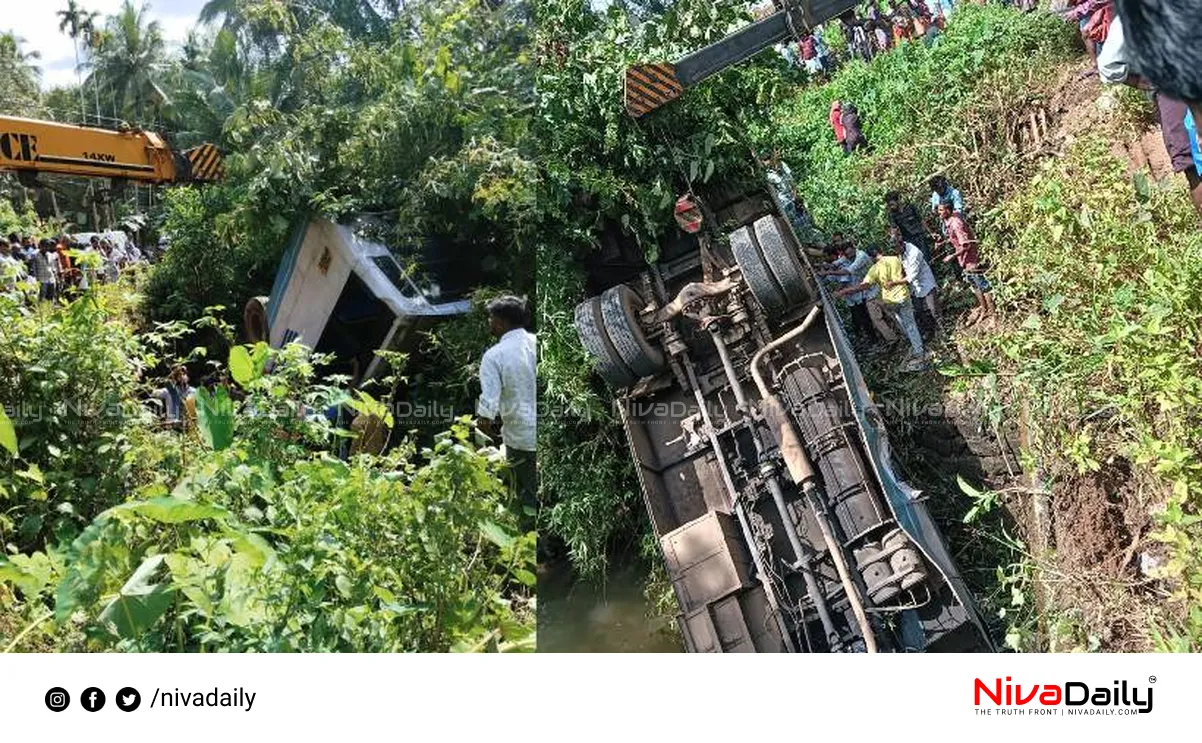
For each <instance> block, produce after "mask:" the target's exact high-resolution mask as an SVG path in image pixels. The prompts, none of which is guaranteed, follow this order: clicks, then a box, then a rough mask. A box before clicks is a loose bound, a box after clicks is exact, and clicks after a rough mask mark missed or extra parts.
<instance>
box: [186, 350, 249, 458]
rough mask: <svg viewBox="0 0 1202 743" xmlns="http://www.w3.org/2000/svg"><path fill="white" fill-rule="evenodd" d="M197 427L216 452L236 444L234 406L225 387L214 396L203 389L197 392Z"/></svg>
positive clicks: (220, 388) (217, 390)
mask: <svg viewBox="0 0 1202 743" xmlns="http://www.w3.org/2000/svg"><path fill="white" fill-rule="evenodd" d="M247 363H249V361H248V362H247ZM196 426H197V428H198V429H199V430H200V436H201V438H202V439H204V442H205V443H206V444H208V445H209V447H210V448H211V449H213V450H214V451H221V450H222V449H225V448H226V447H228V446H229V445H230V444H232V443H233V442H234V406H233V403H232V402H231V401H230V394H229V392H227V391H226V389H225V388H224V387H218V388H217V389H216V391H215V392H213V394H212V395H210V394H209V391H208V390H206V389H204V388H203V387H202V388H201V389H199V390H197V391H196Z"/></svg>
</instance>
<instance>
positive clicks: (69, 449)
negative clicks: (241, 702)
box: [0, 287, 535, 652]
mask: <svg viewBox="0 0 1202 743" xmlns="http://www.w3.org/2000/svg"><path fill="white" fill-rule="evenodd" d="M121 291H123V289H122V288H121V287H105V293H100V294H97V293H93V294H89V295H85V297H84V298H83V299H80V300H79V301H77V302H75V303H74V304H72V305H70V306H61V305H59V306H55V307H53V308H52V307H49V306H43V307H40V308H38V309H36V310H30V309H27V308H25V307H24V306H22V305H20V304H17V303H15V302H14V303H10V304H5V305H3V306H0V310H2V311H3V312H4V313H5V314H4V315H3V317H4V319H5V322H3V323H0V327H3V328H4V331H3V332H4V333H6V335H4V336H2V337H0V340H3V341H4V342H3V343H0V348H2V349H3V350H4V351H5V352H9V353H12V352H14V351H15V352H19V353H20V354H21V355H20V356H19V357H4V356H0V364H2V367H0V368H3V370H4V372H5V374H6V379H8V380H10V383H9V385H8V386H7V387H6V389H5V390H4V393H5V394H11V395H13V396H14V397H13V398H11V399H10V398H7V397H6V398H2V399H0V401H2V402H4V405H5V406H6V407H7V408H8V409H10V410H12V409H16V410H17V411H18V415H17V416H16V417H14V419H13V420H14V422H15V429H16V434H17V436H18V437H19V441H20V447H19V448H18V449H17V452H18V455H19V456H18V457H15V458H14V457H11V456H10V455H9V454H8V451H7V449H8V443H6V442H7V441H8V439H7V436H6V434H5V433H4V431H0V446H2V447H3V448H4V449H5V451H4V453H0V486H2V487H3V488H4V489H3V490H2V491H0V506H3V511H2V512H0V519H3V520H2V521H0V541H2V542H3V544H4V547H5V548H4V557H3V558H0V647H8V648H10V649H28V648H30V647H49V648H53V649H58V650H102V649H116V650H129V651H135V650H136V651H167V650H171V651H178V650H184V651H210V650H220V651H234V652H237V651H347V652H351V651H359V652H379V651H412V650H438V651H447V650H530V649H532V647H533V640H534V598H533V587H534V583H535V578H534V573H533V566H534V559H535V558H534V547H535V535H534V534H533V533H526V534H523V533H520V531H519V529H518V526H517V520H516V517H515V515H514V513H515V509H514V508H513V505H512V504H511V503H510V502H509V493H508V489H507V488H506V487H505V485H504V483H503V481H502V479H501V477H500V468H501V467H502V466H503V460H502V458H501V457H500V456H499V453H498V452H497V451H496V450H493V449H479V448H477V447H476V446H474V445H473V444H472V443H471V440H470V439H471V434H472V428H471V424H470V421H469V420H468V419H459V420H457V421H455V422H454V424H453V425H451V426H450V430H444V431H443V432H442V433H441V434H440V435H438V436H436V437H434V438H433V441H432V443H431V445H430V446H428V447H425V448H422V449H419V448H418V447H417V446H416V445H415V444H414V443H413V442H411V441H402V443H401V444H400V445H399V446H398V447H396V448H394V449H393V450H392V451H390V452H389V453H388V454H387V455H384V456H373V455H359V456H356V457H354V458H353V459H351V460H349V461H343V460H339V459H337V458H334V457H333V456H331V454H330V453H329V452H330V451H331V449H332V448H333V447H334V446H335V445H336V444H337V443H339V442H341V441H343V440H344V439H345V438H347V437H348V436H351V435H352V434H351V433H350V432H349V431H346V430H344V429H341V428H339V427H337V426H335V425H334V424H333V423H332V422H331V421H330V419H328V418H327V417H326V416H325V415H324V411H327V410H330V409H332V408H334V407H336V406H338V405H340V404H342V403H344V402H346V401H347V395H346V393H345V391H344V390H342V389H340V388H338V387H336V386H333V385H329V384H324V383H321V382H319V381H318V380H316V379H315V376H314V375H315V371H314V368H315V365H316V364H318V363H320V360H319V359H313V358H311V356H310V354H309V353H308V351H307V350H306V349H305V348H303V347H301V346H299V345H292V346H289V347H287V348H285V349H283V350H280V351H270V350H268V349H267V347H266V346H265V345H262V344H259V345H256V346H253V347H245V346H235V347H234V348H233V350H232V351H231V354H230V356H231V359H232V361H231V364H230V376H231V377H232V378H233V379H234V381H235V382H236V383H237V384H238V390H237V394H232V393H233V391H232V390H230V389H229V388H227V387H225V386H223V385H216V386H214V387H212V388H211V389H205V390H201V391H199V392H198V400H197V404H196V411H197V421H196V428H195V429H186V430H184V431H183V432H175V431H159V430H155V428H154V424H153V422H152V420H151V419H150V417H149V415H148V414H147V413H146V412H145V411H144V410H143V409H142V406H141V405H140V404H139V402H138V399H137V397H136V395H137V394H138V391H139V389H140V385H139V384H138V382H137V380H136V378H137V376H138V375H139V374H140V372H141V370H142V369H143V368H146V367H147V366H148V365H149V364H151V363H152V362H153V361H154V360H155V359H157V358H158V357H157V354H158V353H159V350H158V349H159V348H162V347H167V346H170V345H172V344H175V343H178V342H179V341H180V340H181V339H182V338H183V335H184V334H185V333H186V332H188V329H187V328H186V327H182V326H181V325H180V324H179V323H176V324H168V325H160V326H158V328H157V329H156V330H155V331H154V332H152V333H148V334H146V335H144V336H143V339H142V340H143V343H139V341H138V340H137V339H135V338H134V336H133V335H132V334H131V333H130V331H129V329H128V327H127V326H126V325H125V324H124V323H123V322H121V321H119V320H117V317H116V316H118V315H119V314H120V313H121V312H122V311H123V309H124V307H125V304H124V303H123V302H128V300H122V297H121V295H120V292H121ZM210 324H211V323H204V322H201V323H196V324H195V325H198V326H206V325H210ZM85 339H87V340H88V342H90V343H93V344H96V346H95V347H90V348H87V349H84V348H82V347H81V346H82V344H83V343H84V341H85ZM72 344H74V345H72ZM145 344H152V345H151V346H149V347H147V346H146V345H145ZM10 349H12V351H10ZM268 369H270V372H268V371H267V370H268ZM83 391H87V392H88V395H87V396H86V397H82V398H81V399H82V400H83V401H84V402H90V401H92V400H93V399H103V400H108V401H109V402H110V406H115V407H116V408H118V409H120V410H122V411H123V413H122V414H121V415H120V416H115V415H114V414H113V413H111V412H109V411H107V410H106V411H105V412H104V413H101V412H100V411H97V410H94V409H92V408H89V407H82V408H80V409H79V410H72V409H70V408H68V409H67V412H60V411H51V413H52V415H51V417H49V418H48V417H47V416H46V415H44V414H43V415H40V416H34V415H32V414H31V413H30V412H29V411H30V408H29V407H28V406H25V405H23V404H22V405H17V402H22V403H23V402H24V401H25V400H27V399H34V400H46V399H70V398H72V397H73V396H74V397H77V398H79V397H81V394H82V392H83ZM39 396H40V397H39ZM235 398H237V399H236V400H235ZM364 401H367V402H368V403H370V404H371V405H372V406H373V409H374V408H375V407H378V406H380V405H381V404H382V403H381V402H380V401H378V400H375V399H374V398H370V397H367V396H363V397H361V398H360V399H359V401H358V402H359V403H363V402H364ZM0 428H3V426H0ZM64 437H66V438H65V439H64ZM75 437H78V438H75ZM34 442H37V444H38V446H36V447H35V446H34V445H33V443H34ZM56 443H57V445H55V444H56ZM43 450H45V452H46V453H45V454H43V453H42V451H43ZM89 479H91V480H92V481H93V482H92V484H91V485H89V486H88V487H89V488H90V489H89V490H84V489H83V488H82V487H81V485H82V484H85V483H87V482H88V481H89ZM85 496H87V497H85ZM48 620H53V621H48Z"/></svg>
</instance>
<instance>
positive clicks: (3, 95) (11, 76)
mask: <svg viewBox="0 0 1202 743" xmlns="http://www.w3.org/2000/svg"><path fill="white" fill-rule="evenodd" d="M24 44H25V39H23V38H21V37H20V36H17V35H15V34H13V33H11V32H9V33H0V111H5V112H9V113H17V114H31V113H33V112H34V110H35V109H36V108H37V106H38V101H39V99H40V93H39V90H38V81H39V80H40V79H41V76H42V70H41V68H39V67H38V66H37V65H36V64H34V62H35V61H36V60H37V59H39V58H41V55H40V54H39V53H38V52H36V51H34V52H26V51H25V50H24V49H23V48H22V47H23V46H24Z"/></svg>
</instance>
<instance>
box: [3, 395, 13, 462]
mask: <svg viewBox="0 0 1202 743" xmlns="http://www.w3.org/2000/svg"><path fill="white" fill-rule="evenodd" d="M0 446H2V447H4V448H5V449H8V453H9V454H11V455H13V456H14V457H15V456H17V429H16V428H15V427H14V426H13V422H12V421H11V420H9V418H8V413H6V412H5V410H4V406H3V405H0Z"/></svg>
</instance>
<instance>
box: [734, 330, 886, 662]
mask: <svg viewBox="0 0 1202 743" xmlns="http://www.w3.org/2000/svg"><path fill="white" fill-rule="evenodd" d="M820 312H821V308H820V307H818V306H815V307H814V308H813V309H812V310H810V314H808V315H806V318H805V320H803V321H802V323H801V324H800V325H798V326H797V327H796V328H794V329H792V330H790V331H789V332H788V333H785V334H784V335H782V336H781V337H779V338H777V339H776V340H774V341H772V342H771V343H769V344H768V345H766V346H764V347H763V348H761V349H760V350H759V352H757V353H756V355H755V356H754V357H752V359H751V377H752V379H754V380H755V386H756V387H757V388H759V391H760V397H761V398H762V399H761V401H760V410H761V411H762V412H763V414H764V422H765V423H767V425H768V428H769V429H770V430H771V431H772V435H773V437H774V438H775V439H776V442H777V445H778V446H779V447H780V454H781V458H782V459H784V460H785V467H786V468H787V469H788V470H789V477H790V478H791V479H792V480H793V482H794V483H795V484H797V485H798V486H799V487H800V488H801V490H802V493H804V494H805V496H806V499H807V500H808V501H809V503H810V509H811V510H812V511H813V513H814V519H815V521H817V522H818V530H819V531H821V532H822V539H823V541H824V542H825V543H826V548H827V550H828V551H829V552H830V553H831V560H833V561H834V563H835V570H837V571H838V573H839V582H840V583H842V584H843V591H844V593H846V594H847V600H848V602H849V603H850V604H851V610H852V613H853V614H855V617H856V623H857V624H859V626H860V633H861V634H862V635H863V636H864V648H865V650H866V651H867V652H869V653H875V652H877V647H876V638H875V636H874V635H873V632H872V625H871V624H870V623H869V621H868V614H867V612H865V611H864V603H863V601H862V600H861V598H860V594H859V591H858V590H857V589H856V585H855V582H854V581H853V580H852V578H851V572H850V571H849V570H848V567H847V560H846V558H845V556H844V554H843V547H842V545H840V544H839V543H838V541H837V540H836V539H835V534H834V530H832V529H831V524H830V520H829V519H828V518H827V515H826V509H825V508H824V507H823V506H822V501H821V495H820V494H819V492H818V485H817V476H816V475H815V474H814V464H813V463H812V462H811V461H810V456H809V454H808V453H807V452H806V450H805V447H804V445H803V444H802V442H801V437H800V436H798V435H797V430H796V429H795V428H794V426H793V421H792V420H790V419H789V415H788V414H787V413H786V412H785V407H784V404H783V403H782V402H781V400H780V397H778V396H777V395H776V394H774V393H773V392H772V390H771V389H770V388H769V387H768V384H767V382H766V381H765V380H764V376H763V374H762V373H761V371H760V365H761V364H762V363H763V362H764V359H766V358H767V356H768V354H769V353H771V352H772V351H775V350H776V349H778V348H780V347H781V346H783V345H785V344H786V343H788V342H789V341H791V340H793V339H794V338H797V337H799V336H801V335H802V334H803V333H805V332H806V331H807V330H809V329H810V326H811V325H813V324H814V321H815V320H817V319H818V315H819V314H820ZM718 348H719V351H720V352H721V353H722V357H723V361H724V362H725V361H726V354H725V349H724V348H723V346H722V345H719V347H718ZM782 502H783V499H782ZM782 516H783V517H784V519H785V522H786V524H790V525H791V524H792V521H791V520H790V519H789V518H788V515H787V514H784V513H782Z"/></svg>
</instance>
